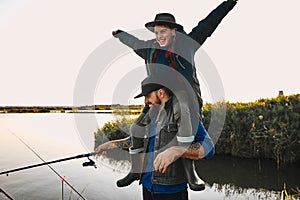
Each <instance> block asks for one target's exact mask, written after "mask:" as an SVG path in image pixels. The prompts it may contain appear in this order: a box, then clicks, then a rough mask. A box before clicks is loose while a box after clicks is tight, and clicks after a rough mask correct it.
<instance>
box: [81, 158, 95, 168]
mask: <svg viewBox="0 0 300 200" xmlns="http://www.w3.org/2000/svg"><path fill="white" fill-rule="evenodd" d="M88 159H89V161H87V162H84V163H82V166H83V167H88V166H93V167H95V169H96V168H97V166H96V163H95V161H93V160H91V159H90V157H88Z"/></svg>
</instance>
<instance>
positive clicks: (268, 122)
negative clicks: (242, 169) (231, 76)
mask: <svg viewBox="0 0 300 200" xmlns="http://www.w3.org/2000/svg"><path fill="white" fill-rule="evenodd" d="M224 106H225V108H226V119H225V123H224V126H223V129H222V131H221V134H219V135H218V136H217V137H218V138H215V135H214V133H211V132H210V133H209V134H210V135H211V136H212V138H213V139H214V141H215V142H216V145H215V147H216V154H227V155H232V156H236V157H241V158H257V159H272V160H274V161H276V162H277V166H278V167H280V166H281V165H282V164H286V163H295V162H297V161H299V160H300V94H296V95H289V96H284V95H279V96H278V97H276V98H271V99H259V100H257V101H255V102H250V103H229V102H226V103H221V102H219V103H216V104H206V105H205V106H204V107H203V114H204V116H205V118H204V121H203V123H204V126H205V127H206V128H207V129H208V128H209V125H210V119H211V114H212V111H213V110H218V109H224ZM123 118H124V119H122V120H117V121H114V122H108V123H106V124H105V125H104V126H103V127H102V128H99V129H98V130H97V131H96V132H95V145H96V146H97V145H99V144H101V143H103V142H104V141H106V140H111V139H119V138H123V137H126V136H128V133H129V131H128V129H129V126H130V124H131V123H132V122H133V118H127V119H126V118H125V115H124V117H123Z"/></svg>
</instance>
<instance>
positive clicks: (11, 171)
mask: <svg viewBox="0 0 300 200" xmlns="http://www.w3.org/2000/svg"><path fill="white" fill-rule="evenodd" d="M9 132H10V133H11V134H13V135H14V136H15V137H16V138H18V140H20V142H22V143H23V144H24V145H25V146H26V147H27V148H28V149H29V150H30V151H31V152H33V153H34V154H35V155H36V156H37V157H38V158H39V159H40V160H42V161H43V163H40V164H35V165H29V166H26V167H20V168H16V169H12V170H8V171H4V172H1V173H0V175H3V174H6V175H7V176H8V174H9V173H13V172H17V171H21V170H26V169H30V168H34V167H39V166H43V165H47V166H48V167H49V168H50V169H51V170H52V171H53V172H54V173H55V174H56V175H57V176H58V177H59V178H60V179H61V181H62V184H63V182H65V183H66V184H67V185H68V186H69V187H70V188H71V189H72V190H73V191H75V192H76V193H77V194H78V195H79V196H80V197H81V198H82V199H85V198H84V197H83V196H82V195H81V194H80V193H79V192H78V191H77V190H76V189H75V188H74V187H73V186H72V185H71V184H70V183H69V182H68V181H67V180H66V179H65V177H62V176H61V175H60V174H59V173H58V172H57V171H56V170H55V169H53V168H52V167H51V166H50V164H53V163H57V162H63V161H67V160H72V159H78V158H84V157H88V159H89V161H88V162H84V163H83V164H82V165H83V167H87V166H94V167H95V168H96V164H95V162H94V161H93V160H91V159H90V158H89V156H93V155H95V154H96V153H94V152H92V153H87V154H81V155H77V156H73V157H69V158H64V159H59V160H54V161H51V162H46V161H45V160H44V159H43V158H42V157H41V156H40V155H39V154H38V153H37V152H35V151H34V150H33V149H32V148H31V147H30V146H29V145H28V144H26V143H25V141H23V140H22V139H21V138H20V137H18V136H17V135H16V134H14V133H13V132H12V131H10V130H9Z"/></svg>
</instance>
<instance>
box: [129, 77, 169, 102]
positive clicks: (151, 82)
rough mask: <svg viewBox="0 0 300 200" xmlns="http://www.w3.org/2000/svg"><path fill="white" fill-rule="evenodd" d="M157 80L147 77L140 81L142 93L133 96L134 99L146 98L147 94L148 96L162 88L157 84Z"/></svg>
mask: <svg viewBox="0 0 300 200" xmlns="http://www.w3.org/2000/svg"><path fill="white" fill-rule="evenodd" d="M157 82H158V79H157V78H156V77H154V76H151V75H150V76H148V77H147V78H145V79H144V80H143V81H142V93H140V94H139V95H137V96H135V97H134V98H135V99H136V98H139V97H142V96H146V95H147V94H150V93H151V92H153V91H156V90H159V89H161V88H163V87H164V86H162V85H160V84H158V83H157Z"/></svg>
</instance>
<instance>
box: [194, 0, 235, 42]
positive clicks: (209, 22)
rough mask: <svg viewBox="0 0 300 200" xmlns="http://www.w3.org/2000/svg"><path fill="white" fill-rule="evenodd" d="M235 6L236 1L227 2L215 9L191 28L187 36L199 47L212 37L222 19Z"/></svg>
mask: <svg viewBox="0 0 300 200" xmlns="http://www.w3.org/2000/svg"><path fill="white" fill-rule="evenodd" d="M235 5H236V1H233V0H227V1H224V2H223V3H221V4H220V5H219V6H218V7H217V8H215V9H214V10H213V11H212V12H211V13H210V14H209V15H208V16H207V17H206V18H205V19H203V20H201V21H200V22H199V23H198V25H197V26H196V27H194V28H193V30H192V31H191V33H189V36H190V37H191V38H193V39H194V40H196V41H197V42H198V43H199V47H200V46H201V45H202V44H203V43H204V42H205V40H206V39H207V38H208V37H210V36H211V35H212V33H213V32H214V31H215V30H216V28H217V27H218V25H219V24H220V23H221V21H222V19H223V18H224V17H225V16H226V15H227V14H228V13H229V11H231V10H232V8H233V7H234V6H235Z"/></svg>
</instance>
